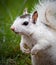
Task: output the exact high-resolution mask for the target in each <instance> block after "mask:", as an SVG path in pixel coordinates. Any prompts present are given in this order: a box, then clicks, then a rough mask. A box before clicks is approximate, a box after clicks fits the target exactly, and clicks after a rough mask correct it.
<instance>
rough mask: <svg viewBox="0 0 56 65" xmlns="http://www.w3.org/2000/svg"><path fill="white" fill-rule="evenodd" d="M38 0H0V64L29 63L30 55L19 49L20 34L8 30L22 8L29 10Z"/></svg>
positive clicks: (18, 64) (28, 64) (24, 64)
mask: <svg viewBox="0 0 56 65" xmlns="http://www.w3.org/2000/svg"><path fill="white" fill-rule="evenodd" d="M37 2H38V0H0V65H31V61H30V56H29V55H26V54H23V53H22V52H21V51H20V47H19V43H20V36H19V35H16V34H15V33H13V32H12V31H11V30H10V26H11V25H12V23H13V21H14V19H15V18H16V17H17V16H19V15H21V14H22V13H23V10H24V8H26V7H27V8H28V11H29V12H31V11H32V9H33V8H34V5H35V4H36V3H37Z"/></svg>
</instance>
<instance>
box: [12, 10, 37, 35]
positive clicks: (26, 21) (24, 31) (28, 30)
mask: <svg viewBox="0 0 56 65" xmlns="http://www.w3.org/2000/svg"><path fill="white" fill-rule="evenodd" d="M37 17H38V13H37V11H35V12H34V13H33V15H30V14H28V12H27V10H25V11H24V13H23V15H22V16H19V17H17V18H16V19H15V21H14V23H13V25H12V26H11V29H12V30H13V31H14V32H15V33H19V34H21V35H28V36H29V35H31V34H32V33H33V27H34V25H35V24H36V20H37Z"/></svg>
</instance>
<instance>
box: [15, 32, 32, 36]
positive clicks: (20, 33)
mask: <svg viewBox="0 0 56 65" xmlns="http://www.w3.org/2000/svg"><path fill="white" fill-rule="evenodd" d="M15 33H16V34H19V35H26V36H32V34H33V33H32V34H24V33H22V32H15Z"/></svg>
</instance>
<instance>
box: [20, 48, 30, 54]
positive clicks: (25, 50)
mask: <svg viewBox="0 0 56 65" xmlns="http://www.w3.org/2000/svg"><path fill="white" fill-rule="evenodd" d="M20 49H21V51H22V52H23V53H27V54H29V53H30V49H25V48H24V47H22V48H20Z"/></svg>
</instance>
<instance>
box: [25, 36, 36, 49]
mask: <svg viewBox="0 0 56 65" xmlns="http://www.w3.org/2000/svg"><path fill="white" fill-rule="evenodd" d="M24 39H25V43H26V44H27V46H28V47H29V48H30V49H31V48H32V47H33V46H34V45H35V44H36V43H37V40H35V39H34V38H30V37H24Z"/></svg>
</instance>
